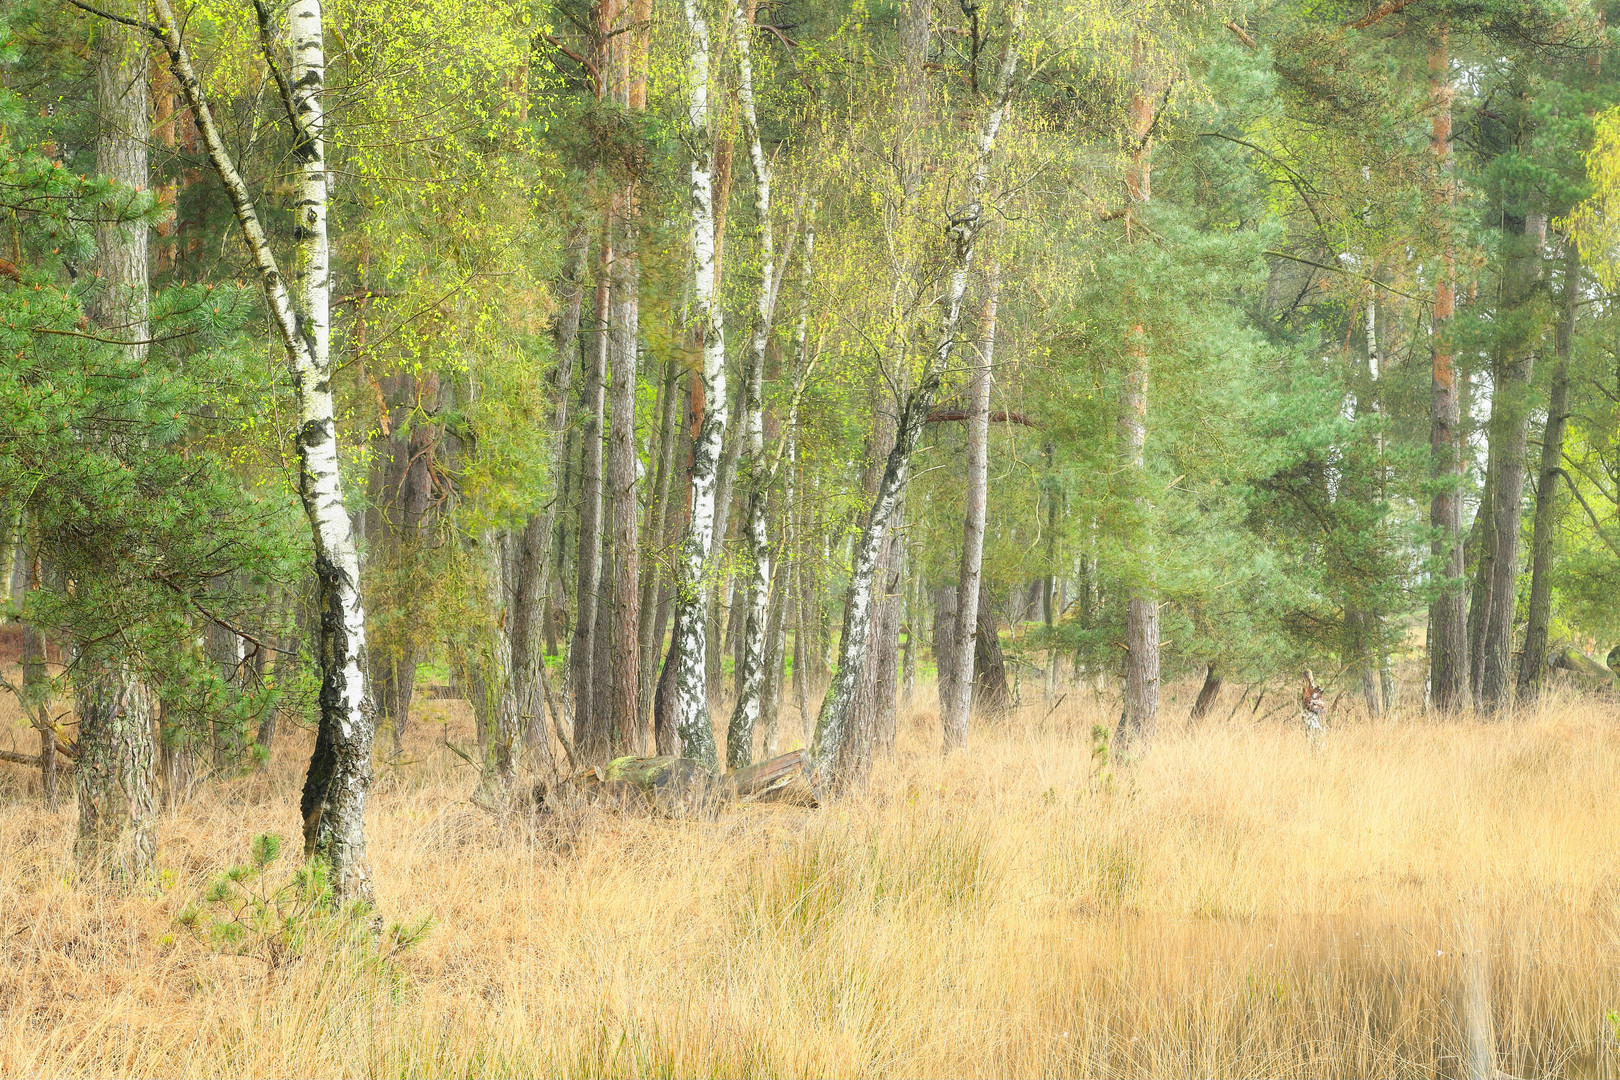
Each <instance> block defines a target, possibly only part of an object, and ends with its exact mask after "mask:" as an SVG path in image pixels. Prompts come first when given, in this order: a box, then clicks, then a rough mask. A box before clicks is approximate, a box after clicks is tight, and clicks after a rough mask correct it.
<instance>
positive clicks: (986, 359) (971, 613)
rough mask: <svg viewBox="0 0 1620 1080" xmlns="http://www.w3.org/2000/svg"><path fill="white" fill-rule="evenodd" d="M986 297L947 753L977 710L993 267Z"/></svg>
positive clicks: (971, 388)
mask: <svg viewBox="0 0 1620 1080" xmlns="http://www.w3.org/2000/svg"><path fill="white" fill-rule="evenodd" d="M985 276H986V282H985V288H986V296H985V301H984V319H983V325H982V326H981V333H982V337H981V340H980V343H979V355H978V356H977V357H975V358H974V362H973V375H972V378H971V380H970V381H969V383H968V421H967V423H968V430H967V482H968V487H967V497H966V500H965V501H966V506H965V510H966V515H965V518H964V520H963V524H962V564H961V570H960V571H959V573H958V585H957V601H956V631H955V633H954V634H953V635H952V637H951V647H952V651H953V653H954V654H955V655H954V656H952V658H951V661H950V678H949V679H948V680H944V681H943V688H944V691H945V694H946V696H947V698H948V700H947V701H946V702H945V703H944V705H945V715H944V729H945V731H944V735H945V749H947V750H953V749H957V748H960V747H961V746H963V745H964V744H965V743H966V742H967V731H968V714H969V713H970V712H971V711H972V707H973V646H974V642H975V641H976V639H977V636H978V630H979V581H980V579H981V574H980V571H981V569H982V568H983V564H984V522H985V512H986V503H987V502H988V495H989V486H990V372H991V365H992V364H993V363H994V361H995V346H996V303H997V301H998V299H999V298H1000V293H1001V274H1000V271H999V269H998V268H997V267H995V266H992V267H991V268H990V272H989V273H988V274H986V275H985Z"/></svg>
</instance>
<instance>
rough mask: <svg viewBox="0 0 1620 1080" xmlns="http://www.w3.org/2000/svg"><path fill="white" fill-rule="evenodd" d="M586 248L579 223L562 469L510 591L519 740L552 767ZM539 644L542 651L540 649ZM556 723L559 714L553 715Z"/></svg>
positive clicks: (567, 331) (561, 423)
mask: <svg viewBox="0 0 1620 1080" xmlns="http://www.w3.org/2000/svg"><path fill="white" fill-rule="evenodd" d="M589 253H590V234H589V233H588V232H587V231H586V230H585V229H584V228H579V229H577V230H576V231H575V232H574V233H573V234H572V235H571V236H570V238H569V241H568V252H567V255H566V256H565V258H564V261H563V268H562V278H561V281H560V282H559V286H560V291H561V293H562V297H561V299H562V309H561V311H560V312H559V314H558V318H557V323H556V326H555V327H553V331H552V340H553V342H554V343H555V345H556V350H557V360H556V366H555V367H554V368H553V369H552V377H551V388H550V394H551V399H552V405H551V430H552V431H553V432H554V433H555V434H554V435H553V436H552V445H551V448H550V466H551V468H550V470H549V473H550V475H551V476H553V477H557V476H558V475H559V474H561V475H562V482H561V483H560V484H559V485H558V487H557V489H556V490H555V491H554V492H553V493H552V498H551V501H550V502H549V503H548V504H547V505H546V508H545V510H544V511H542V512H541V513H539V514H536V515H535V516H534V517H532V518H530V520H529V522H528V524H527V526H526V527H525V528H524V530H523V535H522V538H521V541H520V543H521V560H520V561H521V566H520V569H519V589H518V591H517V593H516V595H515V597H514V604H515V605H516V606H517V608H518V610H517V612H516V614H517V617H518V620H519V621H520V622H522V623H523V624H524V625H523V626H522V628H521V630H517V629H515V630H514V632H513V634H512V640H513V648H514V653H513V656H514V665H515V673H516V676H517V679H518V683H519V686H518V697H519V700H520V702H521V703H522V716H523V718H524V734H523V741H524V744H525V746H526V747H527V748H528V751H529V754H530V756H531V762H530V764H531V767H535V766H540V767H544V768H546V769H549V770H553V771H554V770H555V769H556V762H555V761H554V760H553V758H552V753H551V732H550V730H549V728H548V725H547V724H546V722H545V713H546V708H547V702H546V700H545V698H546V695H545V693H544V688H543V686H541V685H540V680H541V677H542V673H541V665H543V664H544V663H545V657H546V655H553V654H555V652H556V646H555V642H554V635H555V624H554V619H553V612H554V611H555V610H556V607H557V603H556V598H555V597H553V596H552V589H553V583H554V582H555V581H556V580H557V578H558V577H559V576H560V575H555V574H553V572H552V547H553V544H554V543H555V542H556V537H557V520H558V517H559V513H558V511H559V510H560V509H563V508H565V507H566V503H567V498H568V490H567V489H568V480H567V472H566V466H565V465H564V462H565V459H566V458H567V454H568V406H569V392H570V390H571V389H572V385H573V379H574V353H575V352H576V351H577V350H578V345H579V321H580V313H581V310H582V309H583V307H584V299H585V283H584V271H585V263H586V259H587V257H588V255H589ZM542 650H543V651H542ZM556 721H557V725H558V726H559V727H560V726H561V724H562V717H560V716H559V717H557V718H556Z"/></svg>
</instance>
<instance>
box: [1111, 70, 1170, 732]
mask: <svg viewBox="0 0 1620 1080" xmlns="http://www.w3.org/2000/svg"><path fill="white" fill-rule="evenodd" d="M1132 49H1133V66H1134V67H1135V68H1136V72H1135V83H1136V89H1135V90H1134V92H1133V93H1132V95H1131V134H1132V137H1133V140H1134V142H1135V145H1136V148H1137V149H1136V152H1135V153H1134V154H1133V155H1132V159H1131V164H1130V167H1129V168H1128V169H1127V170H1126V174H1125V239H1126V242H1127V243H1130V242H1132V241H1133V240H1134V236H1133V226H1134V224H1135V218H1136V215H1137V207H1141V206H1146V205H1148V204H1149V203H1150V202H1152V199H1153V162H1152V152H1153V118H1154V107H1153V91H1152V88H1151V87H1150V86H1149V85H1148V82H1149V79H1148V74H1147V71H1146V70H1145V61H1144V58H1143V50H1142V45H1141V42H1140V41H1137V42H1134V43H1133V45H1132ZM1132 299H1133V302H1134V303H1136V304H1140V303H1142V302H1143V299H1142V298H1139V297H1134V296H1133V298H1132ZM1125 364H1126V369H1125V387H1124V395H1123V400H1122V401H1121V402H1120V413H1119V432H1118V442H1119V455H1120V462H1121V464H1122V465H1123V466H1124V468H1125V470H1126V471H1127V474H1128V475H1129V476H1130V477H1131V480H1130V483H1131V486H1132V488H1134V490H1135V495H1134V499H1135V502H1136V504H1137V506H1138V508H1139V511H1140V512H1141V514H1142V517H1143V519H1144V520H1143V521H1142V522H1141V525H1140V527H1141V528H1143V529H1146V528H1148V527H1149V526H1148V523H1147V521H1146V520H1145V519H1146V517H1147V513H1146V511H1147V509H1148V501H1147V496H1146V494H1145V492H1146V487H1147V417H1148V377H1149V372H1150V369H1149V357H1148V335H1147V327H1146V325H1145V324H1143V323H1141V322H1136V323H1133V324H1132V325H1131V327H1130V330H1129V331H1128V332H1127V335H1126V340H1125ZM1143 540H1144V541H1145V540H1146V538H1145V537H1144V538H1143ZM1151 585H1152V582H1151V580H1147V581H1144V580H1140V579H1138V580H1135V581H1132V582H1131V583H1130V585H1129V592H1128V594H1127V597H1126V613H1125V649H1126V654H1125V708H1124V711H1123V712H1122V714H1121V715H1120V719H1119V726H1118V728H1117V730H1116V731H1115V735H1114V739H1115V742H1116V744H1118V746H1119V748H1120V749H1121V750H1124V751H1127V752H1128V751H1130V750H1132V749H1135V748H1138V747H1142V746H1145V745H1146V744H1147V743H1148V742H1150V741H1151V740H1152V738H1153V732H1154V729H1155V726H1156V725H1157V723H1158V716H1159V601H1158V598H1157V597H1156V596H1155V595H1154V594H1153V589H1152V588H1151Z"/></svg>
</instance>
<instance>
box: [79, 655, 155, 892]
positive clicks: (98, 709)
mask: <svg viewBox="0 0 1620 1080" xmlns="http://www.w3.org/2000/svg"><path fill="white" fill-rule="evenodd" d="M76 667H77V671H76V673H75V683H76V694H75V697H76V698H77V706H78V712H79V739H78V743H77V748H78V761H77V762H75V764H74V768H73V778H74V782H75V784H76V786H77V787H78V791H79V833H78V839H77V840H76V841H75V843H74V846H73V854H74V859H75V861H76V862H77V863H78V864H79V868H80V870H81V871H82V872H84V873H86V874H93V875H98V876H104V877H110V878H112V879H113V880H116V881H120V882H123V883H125V884H135V883H138V882H139V881H140V880H141V879H143V878H144V877H146V876H147V874H149V873H150V872H151V869H152V855H153V841H152V817H153V809H154V804H153V764H154V762H153V756H154V755H153V742H152V697H151V694H150V692H149V691H148V690H147V689H146V687H145V686H144V685H143V684H142V683H141V681H140V680H139V679H138V678H137V677H136V675H135V673H134V672H133V671H132V670H131V669H130V667H129V664H128V662H127V661H126V660H123V659H121V658H117V659H115V658H112V657H108V656H101V657H91V656H86V655H81V656H80V657H79V660H78V663H77V665H76Z"/></svg>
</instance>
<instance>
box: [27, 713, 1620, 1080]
mask: <svg viewBox="0 0 1620 1080" xmlns="http://www.w3.org/2000/svg"><path fill="white" fill-rule="evenodd" d="M1234 695H1235V691H1229V692H1228V694H1227V695H1226V696H1227V697H1228V698H1229V699H1230V698H1231V697H1233V696H1234ZM1188 697H1190V695H1187V694H1183V695H1182V699H1183V700H1182V703H1180V704H1178V705H1174V706H1172V707H1171V708H1170V710H1167V715H1166V717H1165V720H1164V722H1163V727H1162V730H1161V733H1160V738H1159V740H1158V742H1157V744H1156V745H1155V746H1154V747H1153V749H1152V751H1151V753H1149V754H1148V755H1146V756H1145V757H1144V758H1143V760H1141V761H1140V762H1138V763H1136V764H1134V765H1129V766H1121V765H1119V764H1117V763H1114V764H1110V763H1108V762H1107V761H1106V760H1105V758H1104V757H1103V756H1102V755H1099V754H1096V753H1094V743H1093V735H1092V730H1093V725H1094V724H1106V723H1107V722H1108V718H1107V717H1106V716H1105V715H1104V714H1103V713H1102V712H1101V711H1099V710H1098V709H1097V708H1096V707H1095V706H1094V705H1092V704H1090V703H1089V701H1088V700H1087V699H1086V695H1083V694H1071V695H1070V696H1069V697H1067V698H1065V699H1064V700H1063V701H1062V702H1061V703H1060V704H1059V706H1058V707H1057V708H1056V709H1055V710H1051V711H1050V712H1049V711H1048V707H1047V706H1046V705H1045V704H1044V703H1042V704H1038V705H1031V706H1030V707H1028V708H1027V709H1025V710H1024V711H1023V712H1022V713H1021V714H1020V715H1019V716H1017V717H1014V718H1012V719H1009V720H1007V721H1004V722H1002V723H999V724H994V725H990V724H978V725H977V726H976V730H975V734H974V737H973V739H972V742H971V745H970V749H969V752H967V753H965V754H961V755H958V756H955V757H952V758H950V759H947V760H942V759H941V758H940V756H939V754H938V753H937V750H936V748H937V745H938V731H937V728H938V721H937V716H936V715H935V712H934V710H933V708H932V687H920V688H919V693H918V695H917V697H916V705H915V707H913V708H911V709H909V710H907V712H906V715H905V716H904V720H903V725H902V737H901V748H900V751H899V753H898V754H896V755H895V757H894V758H893V759H891V760H888V761H885V762H882V763H880V764H879V766H878V767H877V769H876V771H875V774H874V776H873V778H872V782H871V785H870V788H869V790H868V791H867V792H865V793H862V794H857V795H853V796H850V797H848V798H846V799H843V800H840V801H839V802H837V803H835V804H834V805H832V806H830V807H827V808H824V809H820V810H808V809H804V808H797V807H785V806H777V807H769V806H755V807H745V808H742V809H738V810H734V811H732V812H729V813H727V814H726V815H725V816H723V817H722V818H721V819H720V820H718V821H714V822H677V821H666V820H652V819H647V818H637V817H618V816H608V815H605V814H597V813H595V812H586V813H580V814H570V815H566V816H565V815H555V816H551V817H548V818H545V819H541V820H536V819H528V820H525V821H522V822H518V823H516V824H513V825H511V826H509V827H507V828H505V829H504V830H502V829H497V827H496V825H495V823H494V822H493V820H492V819H491V818H490V816H489V815H487V814H486V813H485V812H483V811H482V810H480V809H478V808H477V807H475V806H473V805H471V804H470V803H469V802H468V801H467V797H468V795H469V793H470V792H471V790H472V787H473V776H472V775H471V770H470V769H469V768H468V767H466V766H465V765H464V764H463V763H461V762H460V759H459V758H457V757H455V755H453V754H452V753H450V752H448V751H446V750H445V748H444V747H442V746H439V745H437V744H438V743H439V742H440V740H441V739H442V738H443V737H444V735H445V734H446V733H448V735H449V738H450V739H451V741H459V742H460V743H461V745H463V746H465V745H468V744H470V743H471V741H472V732H471V724H470V721H469V719H468V717H467V715H466V713H465V707H464V705H463V704H461V703H456V702H445V701H427V702H423V703H422V709H421V715H420V717H419V719H418V721H417V723H416V726H415V730H414V732H413V733H412V735H411V737H410V738H409V739H408V740H407V748H406V754H405V755H404V757H403V759H402V760H401V761H400V762H399V763H397V764H381V765H380V766H379V770H378V777H377V781H376V785H375V788H374V798H373V801H372V804H371V813H370V818H369V826H368V834H369V851H370V858H371V865H372V868H373V870H374V873H375V880H376V891H377V904H378V911H379V915H378V918H377V920H376V921H375V923H374V920H372V919H370V918H367V919H364V920H358V921H355V920H351V921H348V922H344V921H342V920H334V919H327V920H318V919H317V920H313V921H305V922H302V923H298V924H297V925H296V926H295V931H296V932H295V933H292V934H285V933H281V932H279V931H271V932H269V933H258V932H251V933H247V934H245V935H244V936H243V937H241V939H240V940H239V941H238V942H237V943H236V945H235V946H234V947H235V948H237V949H240V950H242V951H245V952H246V953H248V954H249V955H245V956H238V955H230V954H229V953H228V952H226V951H222V945H221V943H220V942H219V941H214V942H210V940H208V933H207V928H208V926H209V924H210V923H209V920H210V919H215V918H217V916H216V915H209V916H205V918H204V919H203V920H201V921H200V922H199V923H198V924H197V926H198V929H197V930H195V931H194V930H190V929H187V928H186V927H185V926H184V925H182V921H181V915H182V913H183V912H184V911H185V910H187V909H188V908H195V907H197V906H199V905H201V907H203V908H204V909H208V910H210V911H214V910H216V909H218V908H219V907H220V905H208V904H206V903H204V902H203V897H204V894H205V892H206V891H207V889H208V888H209V885H210V883H211V881H213V880H214V879H215V878H216V876H217V875H218V874H219V873H220V872H221V871H222V870H223V869H225V868H227V867H230V866H232V865H235V864H238V863H242V862H244V861H246V860H247V858H248V853H249V849H250V846H251V842H252V838H253V837H254V836H255V835H257V834H260V833H263V832H266V831H277V832H280V833H282V834H283V835H285V836H286V837H287V838H288V842H289V843H288V846H289V849H292V848H294V847H295V843H294V841H295V839H296V837H297V835H298V828H299V825H298V814H297V801H298V789H299V784H300V782H301V775H302V765H303V762H304V760H305V758H306V755H307V752H308V747H307V744H306V743H303V742H300V741H299V740H287V744H286V745H284V746H282V747H281V748H280V749H279V751H278V753H277V755H276V757H275V759H274V761H273V762H272V764H271V768H269V769H268V770H267V771H265V772H260V773H256V774H253V775H249V776H245V777H241V778H237V779H230V780H223V781H215V782H211V783H209V784H207V785H205V786H203V787H201V788H200V789H199V790H198V791H197V792H196V793H195V795H194V796H193V797H192V798H191V799H190V800H189V801H187V802H185V803H184V804H183V805H181V806H179V807H177V808H175V809H172V810H168V811H165V812H164V813H163V815H162V817H161V820H160V822H159V824H158V828H157V835H158V863H159V865H160V867H162V872H161V874H160V875H159V878H158V880H157V881H155V882H152V883H150V884H148V885H147V886H146V887H144V888H143V889H141V890H139V891H137V892H136V893H135V894H133V895H119V894H116V893H113V892H109V891H101V890H97V889H95V888H91V887H86V886H83V885H75V884H73V873H72V862H71V834H72V830H73V821H74V811H73V809H72V803H71V800H68V801H66V802H65V804H64V806H63V807H62V808H61V809H58V810H56V811H47V810H45V809H44V808H42V806H41V805H40V802H39V799H38V793H37V781H36V780H35V779H34V778H33V777H32V776H31V775H30V774H29V773H28V772H27V771H26V770H23V769H21V768H18V767H16V766H11V765H0V770H3V772H0V806H3V809H0V1076H47V1075H49V1076H68V1075H73V1076H80V1075H82V1076H111V1075H129V1076H289V1077H290V1076H380V1075H393V1076H417V1075H428V1076H449V1075H457V1076H465V1075H480V1076H481V1075H520V1076H526V1075H535V1074H563V1075H569V1076H595V1075H613V1076H645V1075H661V1076H663V1075H667V1076H676V1075H682V1076H684V1075H694V1076H698V1075H722V1076H743V1075H780V1074H794V1075H797V1074H809V1075H835V1076H855V1075H862V1076H908V1077H909V1076H918V1077H921V1076H958V1075H963V1076H989V1075H995V1076H1023V1075H1042V1076H1085V1077H1105V1076H1174V1077H1185V1076H1391V1077H1393V1076H1440V1075H1456V1074H1459V1073H1461V1072H1463V1071H1464V1070H1465V1064H1464V1062H1465V1058H1467V1056H1468V1055H1469V1054H1470V1051H1469V1049H1468V1047H1469V1045H1470V1044H1471V1043H1472V1044H1473V1045H1476V1046H1492V1045H1494V1047H1495V1048H1496V1053H1497V1054H1498V1065H1499V1066H1500V1068H1502V1069H1503V1070H1505V1071H1506V1073H1508V1074H1510V1075H1512V1076H1517V1077H1530V1076H1600V1075H1602V1076H1613V1075H1616V1074H1620V1041H1617V1025H1620V1016H1617V1014H1616V1011H1615V1010H1620V950H1617V944H1620V942H1617V931H1620V906H1617V903H1620V860H1617V858H1616V856H1617V853H1620V852H1617V849H1620V831H1617V829H1616V821H1617V817H1616V815H1617V808H1620V739H1617V738H1616V737H1615V735H1616V716H1615V710H1614V706H1613V705H1612V704H1608V703H1597V702H1593V701H1590V700H1587V701H1582V700H1577V699H1568V700H1565V699H1555V700H1552V701H1550V702H1549V703H1548V704H1546V705H1545V706H1543V707H1542V708H1541V709H1540V710H1539V711H1537V712H1535V713H1534V714H1530V715H1522V716H1519V717H1516V718H1514V719H1512V720H1508V721H1503V722H1498V723H1485V722H1480V721H1475V720H1466V721H1445V722H1442V721H1437V720H1432V719H1425V718H1421V717H1416V716H1403V717H1399V718H1396V719H1392V720H1385V721H1367V720H1361V721H1348V720H1347V721H1345V722H1343V723H1341V724H1339V725H1337V726H1336V727H1335V728H1334V729H1333V730H1331V731H1330V732H1329V733H1328V735H1327V737H1326V738H1325V740H1324V741H1323V743H1322V745H1321V746H1320V748H1318V749H1313V748H1312V747H1311V746H1310V745H1309V744H1308V743H1307V741H1306V739H1305V737H1304V736H1303V734H1302V732H1301V729H1300V727H1299V724H1298V720H1297V718H1296V717H1294V716H1292V715H1291V714H1290V715H1289V716H1287V717H1276V718H1273V719H1271V720H1264V721H1255V720H1252V719H1250V717H1251V715H1252V714H1250V712H1249V710H1248V708H1247V707H1245V708H1244V709H1243V710H1242V712H1240V713H1238V714H1237V715H1236V717H1235V718H1234V719H1227V718H1226V716H1225V714H1226V709H1225V708H1220V709H1217V710H1216V713H1215V715H1214V718H1213V719H1211V720H1210V721H1208V722H1207V723H1205V724H1204V725H1202V726H1200V727H1199V728H1197V729H1196V730H1186V728H1185V720H1184V717H1185V715H1186V714H1185V709H1186V703H1185V702H1186V700H1187V698H1188ZM1177 710H1179V711H1177ZM787 712H788V716H789V717H790V718H791V717H792V716H793V713H792V710H791V709H789V710H787ZM1262 715H1263V714H1262ZM443 724H447V725H448V727H447V728H446V727H443V726H441V725H443ZM790 730H791V729H790ZM29 734H30V733H28V732H26V731H22V732H19V733H18V738H17V743H18V748H19V749H23V748H26V747H28V746H30V745H31V743H30V742H29V741H28V736H29ZM4 741H5V739H4V736H0V742H4ZM295 861H296V860H295V859H292V858H290V857H289V858H285V859H283V860H282V861H281V862H279V863H276V864H273V865H272V867H271V871H270V878H271V884H272V885H274V884H277V883H279V882H281V881H283V880H284V879H285V877H286V876H287V875H289V874H290V873H291V872H292V866H291V865H290V864H292V863H293V862H295ZM424 916H427V917H431V920H432V924H431V927H430V929H429V930H428V931H427V933H426V935H425V936H424V937H423V938H422V939H421V940H420V941H419V942H417V943H416V944H414V946H412V947H410V948H407V949H401V950H395V949H393V948H392V947H391V946H390V945H389V944H388V936H387V933H386V932H384V933H383V934H382V935H381V938H382V943H380V944H379V943H378V935H377V934H376V933H375V932H374V929H373V927H374V925H377V926H380V925H384V924H385V922H393V921H395V920H411V919H416V918H420V917H424ZM227 932H228V931H227ZM215 933H216V936H217V935H218V934H219V931H218V930H217V929H216V932H215ZM283 951H284V952H285V957H284V958H283V959H281V960H280V961H279V962H278V963H275V964H272V963H270V960H271V959H272V958H274V957H275V955H276V954H277V953H280V952H283Z"/></svg>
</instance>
